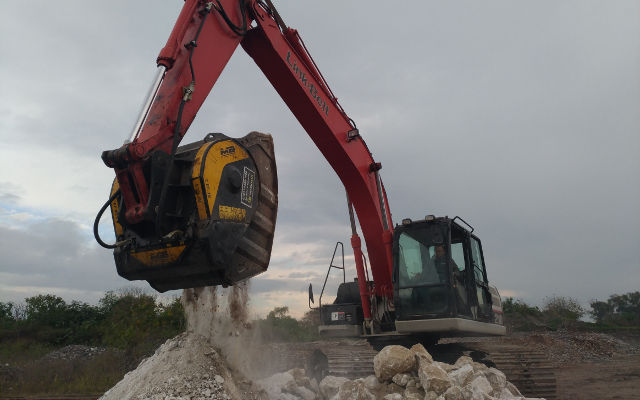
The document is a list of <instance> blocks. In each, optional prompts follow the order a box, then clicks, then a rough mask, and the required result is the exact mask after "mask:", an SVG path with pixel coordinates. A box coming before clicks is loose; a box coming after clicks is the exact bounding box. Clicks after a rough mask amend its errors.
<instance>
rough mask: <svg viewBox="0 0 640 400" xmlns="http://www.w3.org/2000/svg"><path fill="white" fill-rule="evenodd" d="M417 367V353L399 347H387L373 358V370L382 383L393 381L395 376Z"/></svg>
mask: <svg viewBox="0 0 640 400" xmlns="http://www.w3.org/2000/svg"><path fill="white" fill-rule="evenodd" d="M415 365H416V358H415V353H414V352H412V351H411V350H409V349H407V348H406V347H403V346H398V345H392V346H386V347H385V348H383V349H382V350H381V351H380V352H379V353H378V354H376V356H375V357H374V358H373V370H374V372H375V374H376V377H378V379H379V380H380V381H382V382H387V381H389V380H391V378H393V376H394V375H395V374H401V373H404V372H408V371H411V370H412V369H413V368H414V367H415Z"/></svg>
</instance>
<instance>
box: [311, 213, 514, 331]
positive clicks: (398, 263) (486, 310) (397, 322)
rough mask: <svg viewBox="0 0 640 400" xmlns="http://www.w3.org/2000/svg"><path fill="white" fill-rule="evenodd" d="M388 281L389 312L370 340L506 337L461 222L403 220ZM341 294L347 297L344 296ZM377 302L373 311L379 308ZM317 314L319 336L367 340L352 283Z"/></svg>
mask: <svg viewBox="0 0 640 400" xmlns="http://www.w3.org/2000/svg"><path fill="white" fill-rule="evenodd" d="M331 265H332V264H331ZM331 268H332V267H329V271H331ZM328 274H329V272H327V276H328ZM392 275H393V276H392V279H393V280H392V282H393V308H392V309H389V310H388V313H387V312H385V313H384V314H382V317H381V318H380V319H379V320H378V321H375V322H376V323H374V326H375V328H374V331H373V332H372V333H373V334H374V335H376V336H378V335H385V334H394V335H395V334H400V335H413V336H419V337H422V338H423V339H424V338H429V340H434V339H437V338H440V337H446V336H488V335H498V336H499V335H505V334H506V329H505V327H504V326H503V322H502V305H501V300H500V294H499V293H498V290H497V289H496V288H495V287H493V286H490V285H489V281H488V279H487V272H486V269H485V263H484V256H483V254H482V244H481V243H480V239H479V238H478V237H477V236H476V235H474V234H473V228H472V227H471V226H469V225H468V224H467V223H466V222H464V220H462V219H461V218H460V217H455V218H453V219H450V218H448V217H442V218H436V217H434V216H431V215H429V216H427V217H426V218H425V219H424V220H420V221H411V220H410V219H405V220H403V221H402V225H397V226H396V227H395V228H394V235H393V274H392ZM325 282H326V279H325ZM369 285H374V282H369ZM323 291H324V287H323ZM341 293H342V294H343V295H341ZM345 293H349V294H350V295H349V296H344V294H345ZM379 300H380V299H378V300H377V301H376V303H377V304H378V307H377V309H378V310H380V309H382V307H381V306H380V304H383V303H380V301H379ZM319 308H320V316H321V319H322V324H321V325H320V326H319V328H318V329H319V333H320V334H321V335H323V336H360V335H363V334H364V335H365V336H366V335H368V331H369V330H368V329H366V328H364V325H365V324H364V322H365V321H364V318H363V309H362V303H361V301H360V297H359V291H358V283H357V280H356V281H354V282H346V281H344V280H343V283H342V284H341V285H340V287H339V289H338V296H337V297H336V301H335V302H334V303H333V304H320V307H319ZM372 314H373V313H372Z"/></svg>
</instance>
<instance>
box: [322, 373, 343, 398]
mask: <svg viewBox="0 0 640 400" xmlns="http://www.w3.org/2000/svg"><path fill="white" fill-rule="evenodd" d="M347 381H348V379H347V378H343V377H341V376H332V375H328V376H325V377H324V379H323V380H322V381H321V382H320V385H319V386H320V394H322V395H323V396H324V398H325V399H331V398H333V396H335V395H336V394H338V391H339V390H340V386H342V384H343V383H345V382H347Z"/></svg>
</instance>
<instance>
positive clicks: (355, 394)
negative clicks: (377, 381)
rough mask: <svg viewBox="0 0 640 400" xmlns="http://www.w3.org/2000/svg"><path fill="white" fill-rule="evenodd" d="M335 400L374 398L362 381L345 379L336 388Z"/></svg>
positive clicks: (370, 399) (374, 399) (368, 399)
mask: <svg viewBox="0 0 640 400" xmlns="http://www.w3.org/2000/svg"><path fill="white" fill-rule="evenodd" d="M336 398H337V400H376V396H375V395H374V394H372V393H371V392H369V391H368V390H367V388H366V387H365V385H364V383H363V382H362V381H357V382H356V381H346V382H345V383H343V384H342V385H341V386H340V389H339V390H338V395H337V396H336Z"/></svg>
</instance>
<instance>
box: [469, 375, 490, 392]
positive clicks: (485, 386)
mask: <svg viewBox="0 0 640 400" xmlns="http://www.w3.org/2000/svg"><path fill="white" fill-rule="evenodd" d="M467 387H468V388H469V389H470V390H471V392H472V393H473V395H474V396H475V395H476V394H482V395H485V394H486V395H491V392H492V391H493V388H492V387H491V384H490V383H489V381H488V380H487V378H485V377H484V376H482V375H479V376H476V377H475V378H473V380H472V381H471V382H470V383H469V384H468V385H467Z"/></svg>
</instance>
